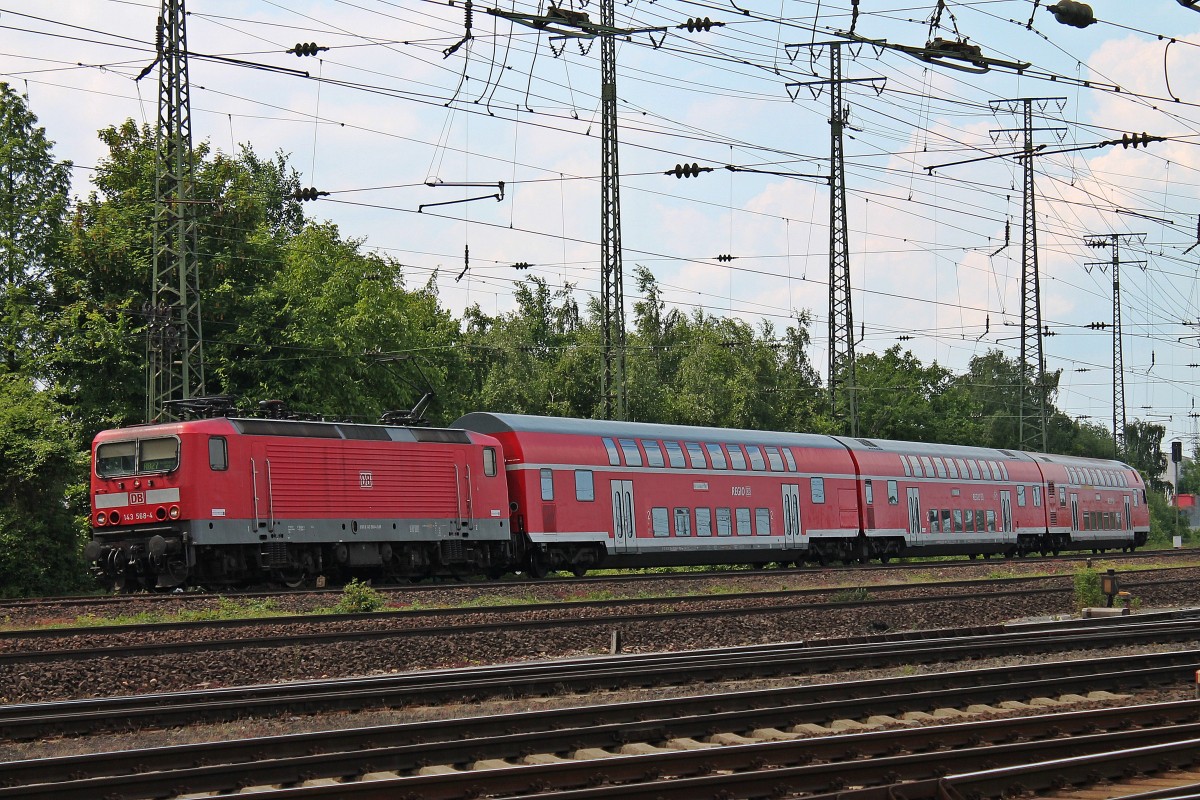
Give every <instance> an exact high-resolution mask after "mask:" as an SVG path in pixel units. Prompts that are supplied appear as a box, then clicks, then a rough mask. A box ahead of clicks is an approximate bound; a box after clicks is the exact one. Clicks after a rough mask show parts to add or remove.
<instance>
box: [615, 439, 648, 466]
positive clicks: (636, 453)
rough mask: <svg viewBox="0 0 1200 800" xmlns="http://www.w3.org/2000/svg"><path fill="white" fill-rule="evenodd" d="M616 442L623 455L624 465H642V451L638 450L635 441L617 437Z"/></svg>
mask: <svg viewBox="0 0 1200 800" xmlns="http://www.w3.org/2000/svg"><path fill="white" fill-rule="evenodd" d="M617 444H619V445H621V455H623V456H625V466H627V467H640V466H641V465H642V451H641V450H638V446H637V442H636V441H634V440H633V439H617Z"/></svg>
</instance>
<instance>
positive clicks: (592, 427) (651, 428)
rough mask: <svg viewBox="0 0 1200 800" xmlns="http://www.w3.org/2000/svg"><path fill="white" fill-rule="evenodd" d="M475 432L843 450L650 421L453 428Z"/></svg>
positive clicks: (798, 439) (489, 421)
mask: <svg viewBox="0 0 1200 800" xmlns="http://www.w3.org/2000/svg"><path fill="white" fill-rule="evenodd" d="M451 427H454V428H466V429H467V430H470V431H475V432H476V433H488V434H495V433H558V434H571V435H575V436H609V437H612V438H614V439H622V438H623V439H630V438H636V439H667V440H683V441H689V442H737V443H739V444H760V445H788V446H791V447H818V448H830V449H837V450H843V448H842V446H841V445H840V444H839V443H838V442H837V441H836V440H835V439H833V438H832V437H830V436H822V435H820V434H815V433H785V432H778V431H752V430H742V429H739V428H702V427H696V426H692V425H659V424H657V423H651V422H614V421H611V420H597V419H570V418H567V417H538V416H532V415H528V414H491V413H488V412H483V411H474V412H471V413H470V414H467V415H465V416H463V417H460V418H459V419H458V420H456V421H455V422H454V424H453V425H452V426H451Z"/></svg>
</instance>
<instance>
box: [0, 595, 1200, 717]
mask: <svg viewBox="0 0 1200 800" xmlns="http://www.w3.org/2000/svg"><path fill="white" fill-rule="evenodd" d="M1117 619H1124V620H1127V621H1125V622H1121V623H1119V624H1113V623H1114V619H1113V618H1108V619H1106V620H1098V621H1094V622H1093V621H1090V624H1069V625H1061V626H1060V625H1055V626H1029V627H1027V628H1026V629H1024V630H1020V631H1017V632H1004V631H1002V630H989V631H984V632H980V631H970V632H965V633H964V632H940V633H941V635H940V636H937V635H936V633H937V632H935V633H934V634H928V633H927V634H924V635H911V636H907V637H892V638H890V639H886V640H879V641H866V642H863V641H847V642H841V643H821V644H815V645H814V644H806V643H803V642H801V643H795V644H791V645H761V646H756V647H740V648H724V649H718V650H701V651H684V652H660V653H650V654H645V655H625V656H615V657H608V658H587V659H575V660H567V661H552V662H534V663H526V664H508V665H498V666H490V667H480V668H472V669H454V670H435V671H423V672H412V673H401V674H397V675H383V676H372V677H359V678H352V679H346V680H324V681H305V682H289V683H279V684H265V685H257V686H242V687H232V688H226V689H207V690H201V691H193V692H174V693H167V694H157V695H146V696H142V695H138V696H123V697H108V698H88V699H82V700H71V701H61V702H54V703H35V704H14V705H7V706H0V737H3V738H5V739H11V740H30V739H40V738H46V737H50V736H61V735H82V734H88V733H96V732H100V731H121V730H137V729H142V728H146V727H154V726H171V725H186V724H189V723H192V722H196V721H201V720H203V721H228V720H234V719H245V718H250V717H255V716H260V717H262V716H271V715H279V714H285V713H286V714H312V713H318V712H319V713H329V712H335V711H362V710H367V709H379V708H395V707H403V706H411V705H417V704H428V703H442V702H474V701H478V700H482V699H485V698H491V697H497V696H503V697H511V696H520V695H524V696H536V695H542V696H548V695H558V696H561V695H563V694H567V693H573V692H586V691H597V690H607V689H620V688H628V687H653V686H671V685H675V686H678V685H687V686H692V685H697V684H701V683H713V682H718V681H728V680H746V679H754V678H772V677H779V676H787V677H791V676H798V675H812V674H827V673H836V672H841V671H845V670H848V669H878V668H886V667H894V666H898V665H915V664H924V665H928V664H935V663H951V662H955V661H962V660H968V659H976V658H983V657H989V656H996V655H1000V656H1005V657H1011V656H1014V655H1017V654H1022V655H1029V654H1045V653H1062V652H1069V651H1072V650H1098V649H1104V648H1109V647H1115V646H1135V645H1146V644H1162V643H1164V642H1173V643H1194V642H1196V641H1198V640H1200V618H1198V617H1197V616H1195V615H1194V614H1186V615H1185V614H1177V615H1161V617H1160V619H1158V620H1156V621H1140V620H1135V619H1134V618H1117ZM1097 622H1100V623H1105V624H1095V623H1097ZM1138 658H1139V659H1140V660H1137V661H1135V660H1130V657H1115V658H1111V659H1106V658H1098V659H1092V660H1091V661H1089V662H1086V663H1084V662H1066V663H1065V664H1062V663H1055V664H1049V665H1033V666H1029V667H1014V668H1011V670H1009V672H1011V673H1013V674H1020V675H1021V676H1022V679H1023V680H1024V681H1025V682H1026V683H1029V682H1031V681H1034V680H1049V681H1063V680H1067V681H1081V682H1087V683H1088V685H1089V686H1090V687H1091V689H1089V691H1090V690H1092V689H1099V688H1109V687H1113V686H1117V685H1132V684H1131V683H1130V682H1131V681H1148V682H1151V683H1153V682H1155V681H1160V680H1167V679H1170V678H1171V676H1175V677H1178V676H1179V675H1180V674H1183V675H1190V674H1191V673H1189V672H1188V670H1189V669H1194V667H1193V666H1192V665H1193V664H1195V665H1196V668H1200V651H1197V650H1192V649H1183V650H1178V651H1175V652H1167V653H1157V654H1149V655H1144V656H1139V657H1138ZM1180 670H1183V672H1180ZM1004 675H1005V670H1004V669H1000V670H995V671H991V672H988V671H986V670H984V671H975V672H972V673H970V679H971V680H973V681H975V682H976V683H982V684H985V685H989V686H990V685H991V684H992V683H996V682H997V681H1000V682H1003V680H1007V679H1006V678H1005V677H1004ZM943 681H944V676H942V675H940V674H931V675H915V676H907V677H902V678H888V679H885V680H881V681H879V682H876V683H872V682H869V681H868V682H860V683H859V684H857V685H856V687H857V690H864V689H866V690H870V691H879V690H880V689H879V687H882V686H887V687H892V686H896V687H906V689H905V691H909V692H927V691H935V690H937V689H938V688H939V685H940V683H941V682H943ZM1081 685H1082V684H1081ZM844 690H846V689H844V688H840V689H838V691H844ZM831 691H832V690H831V689H829V688H828V687H827V686H823V685H815V686H802V687H795V688H792V689H788V690H786V691H784V690H779V691H776V690H772V691H770V692H766V693H764V694H762V695H761V700H760V702H763V703H767V704H769V705H778V704H781V703H782V704H784V705H793V704H795V703H799V702H808V703H818V704H819V703H821V702H824V701H825V700H826V699H828V697H829V694H830V692H831ZM889 691H890V690H889ZM987 691H991V689H987V690H984V691H982V692H980V693H977V694H974V695H972V697H973V698H974V700H973V702H987V698H988V695H987ZM747 697H748V698H749V696H747ZM784 698H787V700H786V702H785V700H784ZM663 702H667V701H663ZM672 702H674V701H672ZM704 702H707V701H704Z"/></svg>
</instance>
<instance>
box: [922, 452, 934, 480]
mask: <svg viewBox="0 0 1200 800" xmlns="http://www.w3.org/2000/svg"><path fill="white" fill-rule="evenodd" d="M921 464H922V465H923V466H924V467H925V477H926V478H932V477H933V462H932V461H930V460H929V456H921Z"/></svg>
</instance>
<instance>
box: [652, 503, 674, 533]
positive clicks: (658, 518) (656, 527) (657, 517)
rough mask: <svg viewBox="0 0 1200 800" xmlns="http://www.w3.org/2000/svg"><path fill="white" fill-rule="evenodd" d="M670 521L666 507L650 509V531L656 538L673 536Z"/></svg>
mask: <svg viewBox="0 0 1200 800" xmlns="http://www.w3.org/2000/svg"><path fill="white" fill-rule="evenodd" d="M668 519H669V518H668V516H667V509H666V508H665V507H664V506H656V507H655V508H652V509H650V529H651V531H652V532H653V533H654V535H655V536H670V535H671V528H670V526H669V524H668Z"/></svg>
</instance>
